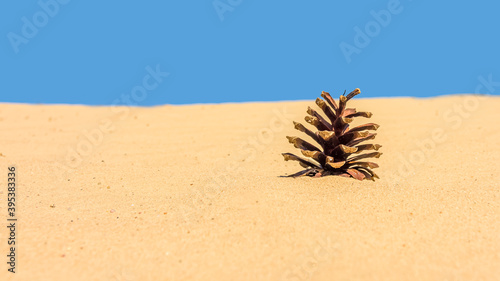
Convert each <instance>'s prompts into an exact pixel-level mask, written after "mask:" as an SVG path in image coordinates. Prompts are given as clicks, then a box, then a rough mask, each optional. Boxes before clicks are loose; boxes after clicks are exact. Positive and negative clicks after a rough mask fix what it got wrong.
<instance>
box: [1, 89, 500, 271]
mask: <svg viewBox="0 0 500 281" xmlns="http://www.w3.org/2000/svg"><path fill="white" fill-rule="evenodd" d="M313 105H314V102H313V101H300V102H276V103H244V104H220V105H189V106H160V107H153V108H127V107H117V108H111V107H87V106H63V105H22V104H0V129H1V131H2V134H1V136H0V153H1V156H0V163H1V165H0V167H1V168H2V171H4V172H3V174H2V175H0V176H1V177H2V179H1V181H2V182H3V183H4V184H2V189H1V194H0V198H1V199H2V200H1V202H2V203H1V206H0V212H1V216H0V217H1V218H3V220H4V221H5V222H4V224H5V223H6V218H7V209H6V207H7V203H6V200H5V198H6V193H7V191H6V186H5V183H6V182H7V173H8V171H7V167H8V166H9V165H15V166H16V168H17V177H18V178H17V180H18V189H17V192H18V194H17V204H18V210H17V212H18V218H19V220H18V222H17V224H18V228H17V231H18V232H17V247H18V248H17V255H18V256H17V259H18V263H17V266H16V271H17V273H16V274H15V276H14V275H13V274H11V273H9V272H7V266H6V265H5V262H3V264H4V265H3V266H2V268H3V269H2V270H1V271H0V279H1V280H496V279H497V278H498V276H500V168H499V167H500V166H499V163H500V141H499V140H500V125H499V123H498V122H499V121H500V110H499V108H500V98H498V97H483V96H472V95H463V96H448V97H439V98H431V99H413V98H395V99H354V100H353V101H352V102H351V104H350V105H351V106H354V107H357V108H358V109H359V110H367V111H371V112H373V114H374V116H373V117H372V119H371V120H370V121H373V122H375V123H378V124H380V125H381V127H380V129H379V130H378V136H377V139H376V140H377V142H376V143H380V144H382V145H383V147H382V148H381V150H380V151H381V152H383V153H384V154H383V155H382V157H381V158H380V159H377V160H378V161H377V162H378V163H379V165H380V168H378V169H377V170H376V172H377V173H378V174H379V176H380V180H377V181H376V182H371V181H362V182H360V181H356V180H353V179H346V178H340V177H324V178H319V179H311V178H297V179H291V178H281V177H279V176H280V175H286V174H291V173H294V172H297V171H299V170H300V169H301V167H300V166H299V165H297V163H293V162H291V161H290V162H284V161H283V159H282V156H281V153H282V152H294V151H295V149H294V148H293V146H292V145H290V144H289V143H288V141H287V140H286V138H285V136H287V135H300V132H298V131H296V130H294V129H293V126H292V123H291V121H292V120H296V121H301V120H303V117H304V116H305V110H306V109H307V106H313ZM357 122H360V120H357ZM0 235H1V236H0V238H1V239H0V240H1V242H0V253H1V255H2V256H3V257H4V258H3V260H5V261H6V260H7V258H6V255H7V253H8V245H7V243H6V241H7V236H8V229H6V228H5V227H3V228H2V229H1V231H0ZM13 277H14V278H13Z"/></svg>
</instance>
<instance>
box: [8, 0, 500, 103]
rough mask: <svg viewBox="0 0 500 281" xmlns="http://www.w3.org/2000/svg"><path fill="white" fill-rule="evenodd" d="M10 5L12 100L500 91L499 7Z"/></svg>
mask: <svg viewBox="0 0 500 281" xmlns="http://www.w3.org/2000/svg"><path fill="white" fill-rule="evenodd" d="M0 7H1V8H0V22H1V25H0V29H1V30H0V34H2V37H1V38H2V39H0V72H1V73H0V74H1V80H0V82H1V84H0V85H1V87H2V88H1V91H0V102H23V103H71V104H89V105H109V104H113V103H130V104H133V105H157V104H189V103H219V102H244V101H277V100H298V99H300V100H304V99H315V98H316V97H317V96H319V94H320V93H321V91H323V90H324V91H329V92H330V93H332V94H334V95H339V94H340V93H342V92H343V91H344V90H347V91H350V90H352V89H354V88H356V87H359V88H361V90H362V95H361V96H360V97H380V96H384V97H386V96H416V97H428V96H435V95H446V94H455V93H472V92H475V91H478V92H480V93H484V94H499V93H500V55H499V50H500V38H499V37H500V36H499V30H500V29H499V27H500V24H499V22H498V11H500V3H499V2H498V1H481V0H480V1H430V0H413V1H410V0H400V1H396V0H389V1H386V0H384V1H327V0H317V1H310V2H306V1H249V0H220V1H218V0H217V1H213V0H206V1H159V0H157V1H76V0H73V1H71V0H41V1H38V2H36V1H30V3H26V1H3V2H2V4H0ZM497 81H498V82H497ZM480 85H482V86H480Z"/></svg>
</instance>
